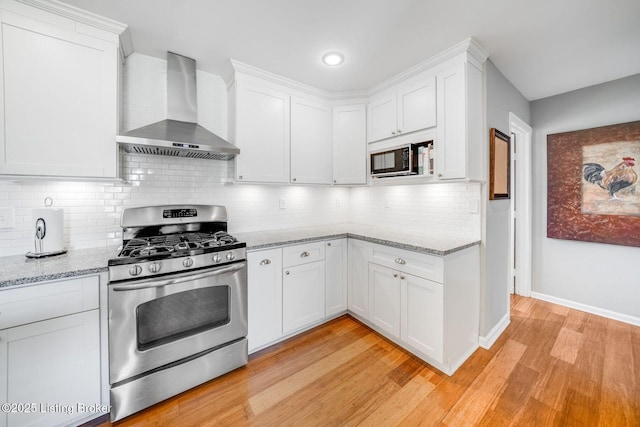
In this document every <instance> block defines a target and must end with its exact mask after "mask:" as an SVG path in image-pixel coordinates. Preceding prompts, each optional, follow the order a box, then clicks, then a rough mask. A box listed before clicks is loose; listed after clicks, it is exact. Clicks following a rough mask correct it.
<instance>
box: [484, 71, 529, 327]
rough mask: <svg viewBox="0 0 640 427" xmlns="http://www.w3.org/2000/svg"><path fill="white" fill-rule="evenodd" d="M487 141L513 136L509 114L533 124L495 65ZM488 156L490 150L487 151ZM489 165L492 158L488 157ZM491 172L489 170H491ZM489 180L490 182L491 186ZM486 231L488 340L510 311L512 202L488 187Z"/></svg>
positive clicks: (524, 101) (521, 98) (488, 78)
mask: <svg viewBox="0 0 640 427" xmlns="http://www.w3.org/2000/svg"><path fill="white" fill-rule="evenodd" d="M486 91H487V92H486V94H487V140H488V137H489V135H488V132H489V129H490V128H496V129H498V130H500V131H502V132H504V133H506V134H509V113H510V112H513V113H515V114H516V115H517V116H518V117H520V118H521V119H522V120H524V121H525V122H527V123H531V121H530V118H531V114H530V113H531V110H530V105H529V104H530V103H529V101H528V100H527V99H526V98H525V97H524V96H522V94H521V93H520V92H519V91H518V89H516V88H515V86H513V85H512V84H511V82H509V80H507V79H506V78H505V77H504V76H503V75H502V73H501V72H500V70H498V68H496V66H495V65H494V64H493V63H492V62H491V61H487V63H486ZM487 152H488V149H487ZM487 162H488V156H487ZM486 170H487V171H488V170H489V168H488V167H487V168H486ZM488 181H489V180H488V177H487V182H488ZM484 193H485V194H484V197H485V200H487V202H486V203H487V205H486V230H485V248H484V249H485V250H484V267H485V274H484V287H483V290H482V295H481V300H482V307H483V309H482V311H481V313H482V317H481V318H480V335H481V336H486V335H487V333H488V332H489V331H491V329H492V328H493V327H494V326H496V325H497V324H498V322H500V320H501V319H502V318H503V317H504V315H505V314H507V313H508V311H509V262H508V260H509V207H510V203H511V201H510V200H491V201H489V196H488V185H486V186H485V192H484Z"/></svg>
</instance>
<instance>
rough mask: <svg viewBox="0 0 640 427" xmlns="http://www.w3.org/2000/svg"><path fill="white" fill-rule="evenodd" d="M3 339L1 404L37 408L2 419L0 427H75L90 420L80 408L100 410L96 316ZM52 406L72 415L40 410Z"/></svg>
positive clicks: (49, 323) (9, 332) (7, 333)
mask: <svg viewBox="0 0 640 427" xmlns="http://www.w3.org/2000/svg"><path fill="white" fill-rule="evenodd" d="M0 338H1V341H0V355H1V356H2V358H1V359H0V360H1V361H2V366H0V371H4V372H2V375H0V389H2V390H6V396H2V397H6V400H2V401H3V402H10V403H35V404H36V405H37V410H36V411H35V412H31V413H2V414H0V416H1V417H2V421H0V425H6V426H9V427H11V426H19V425H20V426H22V425H62V424H73V422H74V421H75V420H79V419H83V418H85V419H86V417H87V415H89V414H88V413H86V412H85V413H80V412H79V410H78V404H84V405H86V406H88V405H98V404H100V402H101V395H100V326H99V314H98V310H91V311H85V312H83V313H78V314H72V315H67V316H62V317H57V318H55V319H51V320H46V321H42V322H36V323H30V324H28V325H24V326H18V327H15V328H10V329H5V330H4V331H0ZM54 404H59V405H61V407H70V408H72V411H65V410H55V408H50V409H48V410H47V409H44V410H43V409H42V408H41V406H40V405H45V407H46V405H54ZM98 415H101V414H98Z"/></svg>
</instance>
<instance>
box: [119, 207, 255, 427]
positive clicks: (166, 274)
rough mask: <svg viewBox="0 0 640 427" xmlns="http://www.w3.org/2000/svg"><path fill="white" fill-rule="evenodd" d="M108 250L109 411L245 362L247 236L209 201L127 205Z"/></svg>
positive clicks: (151, 400) (144, 403) (126, 410)
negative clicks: (114, 246) (231, 230)
mask: <svg viewBox="0 0 640 427" xmlns="http://www.w3.org/2000/svg"><path fill="white" fill-rule="evenodd" d="M121 223H122V228H123V247H122V250H121V251H120V253H119V255H118V256H117V257H116V258H113V259H111V260H109V286H108V288H109V290H108V296H109V380H110V381H109V382H110V384H111V406H112V410H111V420H112V421H116V420H119V419H122V418H124V417H126V416H128V415H131V414H133V413H135V412H137V411H139V410H141V409H144V408H146V407H148V406H151V405H153V404H155V403H158V402H160V401H162V400H164V399H167V398H169V397H171V396H174V395H176V394H178V393H181V392H183V391H185V390H188V389H190V388H192V387H195V386H196V385H199V384H202V383H204V382H206V381H209V380H210V379H212V378H215V377H217V376H220V375H222V374H224V373H226V372H229V371H231V370H233V369H236V368H238V367H240V366H243V365H245V364H246V363H247V360H248V352H247V339H246V336H247V264H246V261H245V260H246V244H245V243H242V242H238V241H237V240H236V239H235V238H234V237H233V236H231V235H229V234H228V233H227V212H226V209H225V208H224V207H222V206H214V205H169V206H151V207H143V208H131V209H126V210H125V211H124V212H123V214H122V221H121Z"/></svg>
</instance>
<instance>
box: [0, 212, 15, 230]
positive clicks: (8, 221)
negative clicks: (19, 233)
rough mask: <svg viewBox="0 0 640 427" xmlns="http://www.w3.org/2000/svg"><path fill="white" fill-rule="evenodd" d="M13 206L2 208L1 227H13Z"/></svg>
mask: <svg viewBox="0 0 640 427" xmlns="http://www.w3.org/2000/svg"><path fill="white" fill-rule="evenodd" d="M13 224H14V218H13V208H0V228H13Z"/></svg>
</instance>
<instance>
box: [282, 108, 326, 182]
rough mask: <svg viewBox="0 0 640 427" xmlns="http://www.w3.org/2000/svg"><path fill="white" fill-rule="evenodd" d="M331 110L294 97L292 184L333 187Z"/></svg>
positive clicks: (292, 110) (292, 115)
mask: <svg viewBox="0 0 640 427" xmlns="http://www.w3.org/2000/svg"><path fill="white" fill-rule="evenodd" d="M331 118H332V117H331V106H330V105H329V103H327V102H323V101H319V100H310V99H306V98H300V97H291V182H293V183H296V184H331V181H332V178H331V177H332V166H331V162H332V157H333V145H332V141H331Z"/></svg>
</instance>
